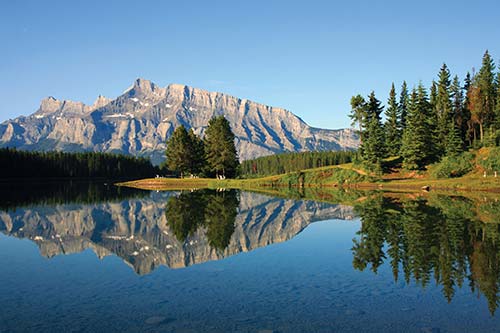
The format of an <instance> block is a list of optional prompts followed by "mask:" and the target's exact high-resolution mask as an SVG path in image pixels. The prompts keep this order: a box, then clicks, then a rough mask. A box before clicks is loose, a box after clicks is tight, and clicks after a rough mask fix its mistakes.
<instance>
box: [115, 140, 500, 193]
mask: <svg viewBox="0 0 500 333" xmlns="http://www.w3.org/2000/svg"><path fill="white" fill-rule="evenodd" d="M498 153H499V152H498V151H497V150H492V149H481V150H478V151H475V152H473V153H468V154H469V155H467V156H469V157H467V158H468V160H467V163H469V164H470V165H469V167H468V169H467V170H466V171H467V172H463V173H464V174H463V175H461V176H460V177H454V175H455V174H456V172H455V169H454V168H456V166H455V164H454V163H452V162H450V161H446V162H445V163H446V164H443V162H442V163H440V164H436V165H431V166H429V167H428V168H427V170H425V171H420V172H415V171H412V172H409V171H404V170H402V169H401V168H400V167H399V165H398V164H397V159H389V160H388V162H387V165H388V168H387V169H388V172H386V173H385V174H384V175H382V176H378V177H377V176H374V175H368V174H367V173H366V172H364V171H363V170H361V169H359V168H358V167H356V166H354V165H353V164H352V163H349V164H342V165H337V166H328V167H321V168H314V169H307V170H302V171H297V172H290V173H286V174H282V175H275V176H268V177H262V178H254V179H226V180H217V179H211V178H189V179H188V178H184V179H174V178H152V179H142V180H136V181H130V182H124V183H119V184H118V185H120V186H128V187H135V188H141V189H148V190H183V189H196V188H237V189H247V190H256V191H259V192H269V193H283V192H287V191H289V192H290V191H292V192H293V191H296V189H301V188H316V189H318V188H333V187H338V188H358V189H387V190H413V191H415V190H418V191H420V190H422V189H423V188H430V189H431V190H444V191H491V192H500V175H498V177H495V176H494V171H493V170H494V169H493V168H492V167H490V165H491V163H490V161H491V160H495V159H497V158H498V157H497V155H498ZM462 164H463V163H462ZM443 170H448V171H447V172H448V173H449V174H450V176H449V178H443V176H441V175H442V174H443ZM485 173H486V177H485V176H484V175H485Z"/></svg>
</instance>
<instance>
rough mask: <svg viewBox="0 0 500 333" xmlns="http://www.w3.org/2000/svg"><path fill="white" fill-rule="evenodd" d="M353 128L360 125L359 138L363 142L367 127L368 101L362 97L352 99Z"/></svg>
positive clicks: (357, 96)
mask: <svg viewBox="0 0 500 333" xmlns="http://www.w3.org/2000/svg"><path fill="white" fill-rule="evenodd" d="M349 118H351V121H352V122H351V126H352V127H355V126H356V124H357V125H358V131H359V136H360V139H361V142H363V129H364V128H365V127H366V101H365V99H364V98H363V96H361V95H356V96H352V97H351V113H350V114H349Z"/></svg>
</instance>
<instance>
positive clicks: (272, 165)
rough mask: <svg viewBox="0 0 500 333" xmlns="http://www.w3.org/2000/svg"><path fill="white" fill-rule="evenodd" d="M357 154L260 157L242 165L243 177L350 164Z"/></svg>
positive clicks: (309, 153) (313, 153) (335, 153)
mask: <svg viewBox="0 0 500 333" xmlns="http://www.w3.org/2000/svg"><path fill="white" fill-rule="evenodd" d="M355 155H356V152H353V151H321V152H303V153H283V154H276V155H270V156H264V157H259V158H256V159H254V160H247V161H243V162H242V163H241V175H242V176H243V177H248V176H250V177H253V176H270V175H279V174H284V173H287V172H293V171H298V170H303V169H310V168H318V167H324V166H329V165H337V164H343V163H349V162H351V161H352V160H353V158H354V156H355Z"/></svg>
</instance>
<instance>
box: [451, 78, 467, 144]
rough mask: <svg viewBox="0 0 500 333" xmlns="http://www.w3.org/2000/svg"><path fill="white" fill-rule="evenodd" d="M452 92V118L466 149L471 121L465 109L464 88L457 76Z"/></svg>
mask: <svg viewBox="0 0 500 333" xmlns="http://www.w3.org/2000/svg"><path fill="white" fill-rule="evenodd" d="M450 92H451V99H452V102H451V108H452V112H451V113H452V118H453V121H454V122H455V125H456V126H457V129H458V132H459V134H460V140H461V141H462V147H465V138H466V135H467V124H468V122H469V120H470V115H468V114H467V112H466V109H465V107H464V94H463V92H462V87H461V86H460V80H459V79H458V76H456V75H455V76H454V77H453V81H452V83H451V87H450Z"/></svg>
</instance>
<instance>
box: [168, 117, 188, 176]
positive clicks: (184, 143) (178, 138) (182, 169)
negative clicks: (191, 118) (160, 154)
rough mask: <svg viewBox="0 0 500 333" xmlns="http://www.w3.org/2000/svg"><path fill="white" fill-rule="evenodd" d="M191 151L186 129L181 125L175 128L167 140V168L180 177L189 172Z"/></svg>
mask: <svg viewBox="0 0 500 333" xmlns="http://www.w3.org/2000/svg"><path fill="white" fill-rule="evenodd" d="M191 154H192V150H191V145H190V138H189V134H188V132H187V130H186V128H185V127H184V126H183V125H181V126H179V127H177V128H176V129H175V131H174V133H173V134H172V136H171V137H170V138H169V139H168V140H167V152H166V157H167V161H166V164H167V168H168V169H169V170H170V171H173V172H177V173H180V175H181V177H183V176H184V174H185V173H186V172H189V171H191V170H190V169H191V162H192V155H191Z"/></svg>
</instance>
